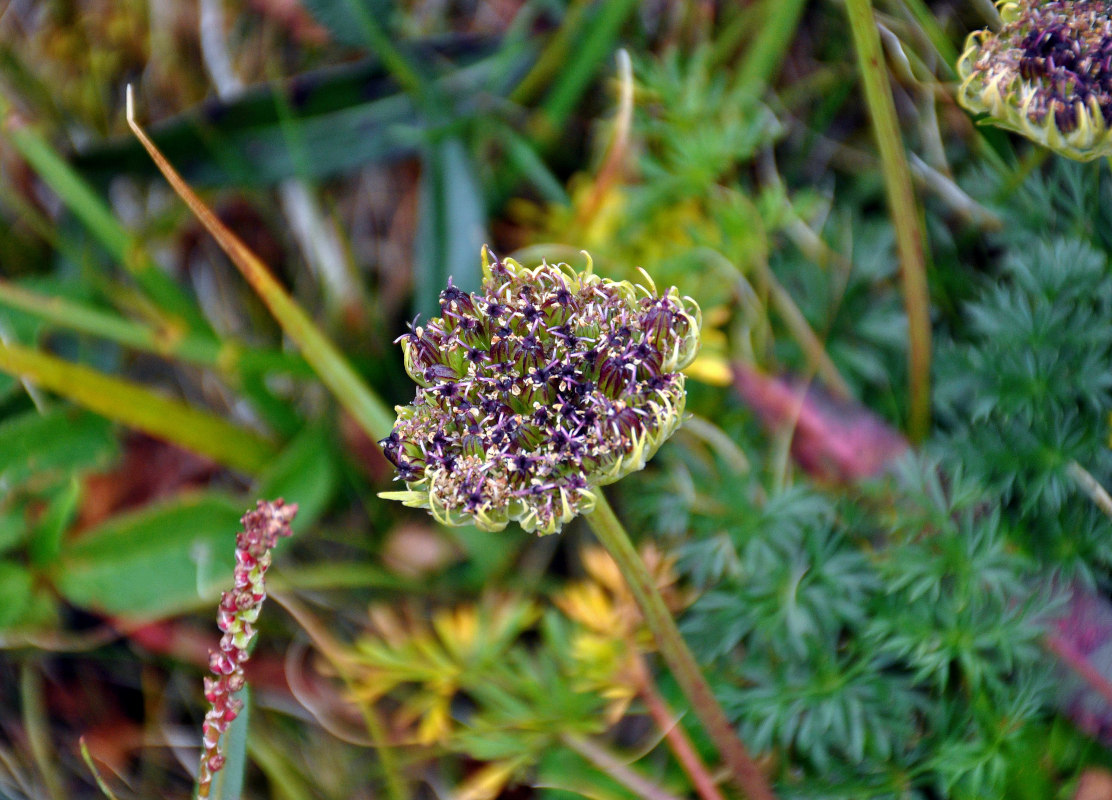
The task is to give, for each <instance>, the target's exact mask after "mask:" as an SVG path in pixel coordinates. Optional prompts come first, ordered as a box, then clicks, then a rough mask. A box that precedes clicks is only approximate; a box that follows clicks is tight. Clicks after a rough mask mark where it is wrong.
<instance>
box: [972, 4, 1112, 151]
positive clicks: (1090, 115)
mask: <svg viewBox="0 0 1112 800" xmlns="http://www.w3.org/2000/svg"><path fill="white" fill-rule="evenodd" d="M1000 6H1001V7H1000V11H1001V15H1002V17H1003V19H1004V25H1003V27H1001V29H1000V30H999V31H997V32H996V33H994V34H993V33H988V32H985V31H982V32H978V33H975V34H973V35H971V36H970V38H969V42H968V43H967V47H966V51H965V53H964V54H963V55H962V58H961V60H960V61H959V62H958V72H959V73H960V74H961V77H962V85H961V89H960V90H959V93H958V99H959V100H961V102H962V104H963V105H965V106H966V107H968V108H970V109H971V110H973V111H987V112H988V113H989V114H991V115H992V116H993V117H995V118H997V119H996V120H995V121H996V122H998V123H999V124H1002V125H1003V126H1004V127H1008V128H1011V129H1013V130H1017V131H1019V132H1020V133H1024V134H1026V135H1028V136H1031V137H1032V138H1034V139H1035V140H1036V141H1039V142H1041V143H1043V144H1046V145H1047V146H1049V147H1052V148H1054V149H1056V150H1059V151H1060V152H1062V153H1064V154H1065V155H1069V156H1071V157H1073V158H1080V159H1085V160H1088V159H1090V158H1095V157H1097V156H1100V155H1105V154H1108V153H1109V152H1110V151H1112V142H1110V141H1109V139H1110V137H1109V129H1110V127H1112V21H1110V20H1109V12H1110V11H1112V3H1109V2H1108V0H1051V2H1041V0H1018V1H1017V2H1013V1H1011V0H1009V1H1008V2H1002V3H1001V4H1000Z"/></svg>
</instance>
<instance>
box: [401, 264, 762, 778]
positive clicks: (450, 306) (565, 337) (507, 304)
mask: <svg viewBox="0 0 1112 800" xmlns="http://www.w3.org/2000/svg"><path fill="white" fill-rule="evenodd" d="M483 275H484V279H483V287H482V291H481V292H480V293H475V294H470V293H466V292H462V291H460V290H459V289H457V288H455V287H453V286H451V285H449V286H448V287H447V288H446V289H445V290H444V291H443V292H442V293H441V295H440V306H441V317H439V318H437V319H434V320H431V321H430V322H429V323H428V324H427V325H425V326H416V327H414V328H413V330H412V331H411V332H410V333H408V334H406V335H404V336H403V337H402V342H403V346H404V348H405V364H406V370H407V372H408V373H409V375H410V377H412V378H413V379H414V380H415V381H416V382H417V383H418V384H419V386H420V388H419V389H418V391H417V396H416V397H415V399H414V401H413V403H412V404H411V405H408V406H399V407H398V422H397V423H396V424H395V426H394V429H393V431H392V432H391V433H390V435H389V436H388V437H386V438H385V439H383V440H382V442H381V443H380V444H381V445H382V446H383V450H384V452H385V453H386V455H387V457H388V458H389V459H390V460H391V461H392V462H393V463H394V464H395V466H396V467H397V468H398V474H399V477H400V478H401V479H402V480H403V481H405V483H406V484H407V487H408V488H407V490H406V491H404V492H392V493H386V494H385V495H384V496H385V497H388V498H394V499H398V500H402V501H403V502H405V503H406V504H407V505H412V506H416V507H420V508H427V509H429V510H430V512H431V513H432V514H433V516H434V517H435V518H436V519H437V520H438V521H440V522H442V523H446V524H454V525H459V524H463V523H465V522H473V523H474V524H476V525H477V526H478V527H480V528H482V529H485V530H490V531H498V530H501V529H502V528H504V527H506V524H507V522H508V521H510V520H517V521H519V522H520V523H521V525H522V527H524V528H525V529H526V530H536V531H537V532H539V533H542V534H550V533H554V532H556V531H558V530H560V527H561V526H562V525H563V524H564V523H566V522H568V521H570V520H571V519H572V518H573V517H574V516H576V515H577V514H580V513H583V514H585V515H586V517H587V520H588V522H589V523H590V524H591V526H592V528H593V529H594V530H595V533H596V534H597V535H598V537H599V539H600V540H601V541H602V542H603V544H604V545H605V546H606V547H607V549H608V550H609V551H610V553H611V555H612V556H613V557H614V558H615V560H616V561H617V563H618V564H619V566H620V567H621V570H622V572H623V574H624V575H625V577H626V580H627V581H628V582H629V585H630V587H631V589H632V591H633V594H634V596H635V597H636V598H637V600H638V602H639V603H640V604H641V609H642V612H643V613H644V614H645V619H646V621H647V623H648V626H649V628H650V629H651V630H652V631H653V633H654V634H655V635H656V637H657V642H658V644H659V646H660V650H661V654H662V655H663V657H664V659H665V661H666V662H667V663H668V666H669V667H670V668H671V669H672V671H673V674H674V675H675V677H676V680H677V681H678V682H679V684H680V686H681V688H682V689H683V691H684V694H685V695H686V696H687V699H688V700H689V701H690V702H691V705H692V708H693V709H694V711H695V713H696V714H697V715H698V717H699V718H700V720H701V721H702V722H703V724H704V725H705V726H706V728H707V733H708V734H709V735H710V736H711V737H712V739H713V740H714V742H715V744H716V746H717V747H718V749H719V751H720V753H721V755H722V757H723V758H724V759H725V761H726V762H727V763H728V765H729V767H730V770H731V773H732V775H733V777H734V780H735V781H736V782H737V784H738V785H739V787H740V788H742V789H743V791H745V792H746V793H747V794H748V795H750V796H751V797H753V798H771V797H772V792H771V789H770V787H769V785H768V783H767V780H766V779H765V777H764V776H763V774H762V773H761V771H760V770H759V769H758V767H757V766H756V764H755V763H754V762H753V760H752V759H751V757H750V756H749V754H748V752H747V751H746V749H745V746H744V745H743V744H742V743H741V741H740V740H739V739H738V738H737V735H736V733H735V731H734V730H733V729H732V727H731V726H730V724H729V722H728V721H727V719H726V717H725V715H724V714H723V712H722V709H721V707H720V706H719V705H718V702H717V700H716V699H715V697H714V695H713V694H712V692H711V691H710V688H709V686H708V685H707V683H706V680H705V679H704V677H703V675H702V673H701V671H700V669H699V667H698V665H697V664H696V662H695V660H694V658H693V657H692V656H691V653H690V652H689V651H688V649H687V646H686V645H685V644H684V641H683V638H682V637H681V636H680V634H679V632H678V630H677V629H676V626H675V623H674V621H673V619H672V616H671V614H670V613H669V611H668V609H667V607H666V606H665V604H664V602H663V600H662V599H661V597H660V594H659V592H658V591H657V589H656V586H655V584H654V583H653V581H652V579H651V577H650V575H649V573H648V572H647V570H646V569H645V566H644V564H643V562H642V561H641V560H640V559H639V558H638V557H637V553H636V551H635V550H634V548H633V545H632V543H631V542H630V540H629V537H628V535H627V534H626V532H625V530H624V529H623V528H622V526H621V523H619V522H618V519H617V517H616V516H615V515H614V513H613V511H611V510H610V507H609V505H608V504H607V503H606V499H605V497H604V496H603V495H602V494H601V492H600V490H599V488H598V487H600V486H602V485H605V484H609V483H613V482H614V481H617V480H618V479H620V478H621V477H623V476H624V475H626V474H628V473H630V472H632V471H635V470H640V469H642V468H644V466H645V463H646V461H647V459H649V458H650V457H651V456H652V455H653V454H654V453H655V452H656V451H657V449H658V448H659V447H660V445H661V444H663V442H664V441H665V440H666V439H667V438H668V437H669V436H670V435H671V434H672V433H673V432H674V431H675V430H676V428H677V427H678V426H679V424H680V422H681V421H682V414H683V409H684V404H685V402H686V394H685V390H684V376H683V374H682V373H681V372H680V371H679V370H680V369H682V368H683V367H684V366H686V365H687V364H689V363H691V361H692V359H694V357H695V354H696V352H697V351H698V348H699V321H700V312H699V307H698V306H697V305H696V304H695V303H694V301H691V300H689V299H685V298H681V297H680V296H679V294H678V292H677V291H676V289H675V288H672V289H669V290H668V291H666V292H665V293H664V294H663V295H658V294H657V293H656V291H655V286H652V285H651V281H650V287H645V286H634V285H632V284H630V283H628V282H622V283H619V282H615V281H611V280H607V279H605V278H601V277H599V276H597V275H595V274H594V273H593V271H592V269H591V264H590V261H589V260H588V266H587V269H586V271H584V272H582V273H578V272H576V271H575V270H573V269H572V268H570V267H569V266H567V265H566V264H557V265H549V264H542V265H540V266H538V267H535V268H533V269H527V268H525V267H523V266H521V265H520V264H518V263H517V262H515V261H513V260H512V259H504V260H503V259H498V258H493V257H492V256H490V254H489V252H487V251H484V253H483Z"/></svg>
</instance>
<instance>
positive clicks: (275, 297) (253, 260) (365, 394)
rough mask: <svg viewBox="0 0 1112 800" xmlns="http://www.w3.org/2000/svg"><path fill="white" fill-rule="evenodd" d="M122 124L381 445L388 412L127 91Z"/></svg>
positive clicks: (388, 424)
mask: <svg viewBox="0 0 1112 800" xmlns="http://www.w3.org/2000/svg"><path fill="white" fill-rule="evenodd" d="M127 100H128V106H127V112H128V113H127V121H128V125H130V126H131V130H132V132H133V133H134V134H135V136H136V137H137V138H138V139H139V142H140V143H141V144H142V145H143V147H144V148H145V149H146V151H147V153H149V154H150V157H151V159H152V160H153V161H154V163H155V164H156V165H157V166H158V168H159V170H160V171H161V172H162V174H163V175H164V176H165V177H166V180H167V181H168V182H169V183H170V185H171V186H172V187H173V188H174V191H176V192H177V193H178V196H179V197H180V198H181V199H182V200H183V201H185V204H186V205H187V206H189V209H190V210H191V211H192V212H193V213H194V214H195V215H196V216H197V219H198V220H200V222H201V224H202V225H204V226H205V228H206V229H207V230H208V232H209V233H210V234H212V237H213V238H214V239H216V242H217V244H219V245H220V247H221V249H222V250H223V251H224V252H225V253H227V254H228V257H229V258H230V259H231V260H232V263H234V264H235V265H236V267H238V268H239V271H240V273H241V274H242V275H243V277H244V278H245V279H246V280H247V282H248V283H249V284H251V288H252V289H254V290H255V293H256V294H258V295H259V297H260V298H261V299H262V301H263V302H264V303H265V304H266V306H267V308H269V309H270V313H271V314H273V315H274V318H275V319H276V320H278V324H279V325H281V326H282V330H284V331H285V332H286V334H287V335H288V336H289V337H290V338H291V339H293V341H294V342H296V343H297V345H298V347H300V348H301V354H302V355H303V356H304V357H305V360H306V361H308V362H309V365H310V366H312V368H313V370H314V371H315V372H316V373H317V375H318V377H320V379H321V381H322V382H323V383H324V385H325V386H327V387H328V388H329V389H330V390H331V392H332V394H333V395H335V396H336V399H337V400H338V401H339V402H340V405H342V406H343V407H344V408H345V409H346V410H347V412H348V413H349V414H351V416H352V417H353V418H354V419H355V421H356V422H357V423H359V426H360V427H362V428H363V430H365V431H366V432H367V433H368V434H370V435H371V436H372V437H373V438H375V439H384V438H386V437H387V436H389V435H390V430H391V429H392V428H393V427H394V415H393V414H392V413H391V412H390V409H388V408H387V407H386V405H385V404H384V403H383V402H382V401H381V400H380V399H379V398H378V397H377V396H376V395H375V394H374V393H372V392H371V390H370V388H369V387H368V386H367V385H366V384H365V383H363V381H362V379H361V378H360V377H359V376H358V375H357V374H356V372H355V370H354V369H352V368H351V365H350V364H348V362H347V359H345V358H344V356H343V354H342V353H340V351H339V350H338V349H337V348H336V345H334V344H333V343H332V342H331V341H330V340H329V339H328V337H327V336H325V335H324V333H323V332H322V331H321V330H320V328H318V327H317V326H316V324H315V323H314V322H313V320H312V319H310V318H309V315H308V314H306V313H305V311H304V310H302V308H301V306H299V305H298V304H297V302H296V301H295V300H294V299H293V298H292V297H290V295H289V293H288V292H286V290H285V289H283V288H282V285H281V284H280V283H278V281H277V280H275V278H274V276H273V275H271V274H270V270H269V269H267V267H266V265H265V264H264V263H263V262H262V261H261V260H260V259H259V257H258V256H257V255H255V254H254V253H253V252H252V251H251V249H250V248H249V247H247V245H245V244H244V243H243V242H242V241H241V240H240V239H239V237H237V236H236V235H235V234H234V233H232V232H231V231H230V230H228V228H227V227H225V226H224V223H222V222H221V221H220V220H219V219H218V218H217V216H216V215H215V214H213V213H212V211H211V210H210V209H209V207H208V206H206V205H205V204H204V203H203V202H202V201H201V198H199V197H198V196H197V195H196V194H195V193H194V191H193V190H192V189H191V188H189V184H187V183H186V182H185V181H184V180H183V179H182V177H181V175H179V174H178V172H177V170H175V169H174V168H173V167H172V166H171V165H170V162H169V161H167V160H166V158H165V156H163V155H162V153H161V152H160V151H159V149H158V148H157V147H155V145H154V142H152V141H151V140H150V138H149V137H148V136H147V134H146V132H144V130H143V129H142V128H141V127H139V124H138V123H137V122H136V121H135V115H134V114H133V113H132V111H133V109H132V104H131V92H130V90H129V91H128V96H127Z"/></svg>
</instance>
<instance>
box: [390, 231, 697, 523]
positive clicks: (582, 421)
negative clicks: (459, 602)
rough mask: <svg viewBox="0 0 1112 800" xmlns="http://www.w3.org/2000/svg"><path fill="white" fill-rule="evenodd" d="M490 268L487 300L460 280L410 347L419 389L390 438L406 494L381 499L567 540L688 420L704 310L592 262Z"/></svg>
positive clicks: (445, 519) (407, 342)
mask: <svg viewBox="0 0 1112 800" xmlns="http://www.w3.org/2000/svg"><path fill="white" fill-rule="evenodd" d="M483 275H484V280H483V285H482V290H481V291H480V292H479V293H477V294H469V293H467V292H464V291H461V290H460V289H459V288H457V287H455V286H453V285H452V284H451V281H450V280H449V283H448V287H447V288H446V289H445V290H444V291H443V292H441V294H440V310H441V316H440V317H439V318H436V319H433V320H430V321H429V322H428V324H427V325H424V326H419V325H413V326H411V330H410V331H409V333H406V334H404V335H403V336H401V337H400V339H399V341H400V342H401V343H402V347H403V349H404V351H405V366H406V371H407V372H408V373H409V374H410V376H411V377H412V378H413V380H414V381H416V382H417V384H418V387H419V388H418V389H417V395H416V397H414V399H413V402H412V403H411V404H410V405H407V406H398V407H397V412H398V421H397V423H396V424H395V425H394V429H393V431H392V432H391V433H390V435H389V436H388V437H386V438H385V439H383V440H382V442H381V445H382V447H383V450H384V452H385V453H386V457H387V458H389V459H390V461H391V462H392V463H393V464H394V465H395V466H396V467H397V470H398V478H399V479H401V480H403V481H405V484H406V487H407V488H406V490H405V491H398V492H385V493H383V494H382V495H381V496H382V497H385V498H388V499H395V500H401V501H402V502H404V503H405V504H406V505H408V506H412V507H416V508H427V509H428V510H429V511H430V512H431V513H432V515H433V516H434V517H435V518H436V519H437V521H439V522H441V523H442V524H446V525H463V524H468V523H473V524H475V525H477V526H478V527H480V528H482V529H484V530H491V531H494V530H501V529H502V528H504V527H506V525H507V523H509V522H510V521H512V520H516V521H518V522H520V523H521V526H522V527H523V528H525V530H527V531H536V532H537V533H538V534H548V533H555V532H557V531H559V530H560V528H561V526H562V525H563V524H564V523H566V522H568V521H569V520H571V519H572V518H573V517H574V516H575V515H576V514H578V513H581V512H587V511H590V510H591V509H593V508H594V504H595V495H594V494H593V492H592V487H594V486H600V485H603V484H607V483H612V482H614V481H616V480H618V479H619V478H621V477H623V476H624V475H627V474H629V473H630V472H634V471H635V470H639V469H641V468H642V467H644V466H645V462H646V461H647V460H648V459H649V458H651V457H652V456H653V454H654V453H655V452H656V451H657V449H658V448H659V447H660V445H661V444H663V443H664V441H665V440H666V439H667V438H668V437H669V436H671V435H672V433H673V432H674V431H675V430H676V428H677V427H679V425H680V422H681V420H682V417H683V408H684V402H685V398H686V394H685V392H684V376H683V374H682V373H681V372H680V371H679V370H680V369H682V368H683V367H685V366H686V365H687V364H689V363H690V362H691V361H692V359H694V358H695V354H696V352H697V351H698V349H699V323H700V313H699V307H698V306H697V305H696V304H695V301H693V300H691V299H690V298H686V297H680V296H679V295H678V294H677V292H676V290H675V288H672V289H669V290H668V291H667V292H665V293H664V294H663V295H658V294H657V293H656V287H655V286H653V285H652V281H651V280H649V281H648V283H649V287H648V288H646V287H644V286H639V285H638V286H634V285H633V284H630V283H628V282H622V283H617V282H615V281H611V280H607V279H605V278H600V277H599V276H597V275H595V274H594V273H593V272H592V271H591V266H590V259H589V257H588V266H587V269H586V271H585V272H583V273H577V272H576V271H575V270H573V269H572V268H571V267H569V266H568V265H567V264H542V265H541V266H539V267H536V268H534V269H527V268H525V267H523V266H522V265H520V264H518V263H517V262H515V261H513V260H512V259H509V258H507V259H498V258H496V257H493V256H492V255H491V254H490V252H489V251H488V250H486V249H485V248H484V250H483Z"/></svg>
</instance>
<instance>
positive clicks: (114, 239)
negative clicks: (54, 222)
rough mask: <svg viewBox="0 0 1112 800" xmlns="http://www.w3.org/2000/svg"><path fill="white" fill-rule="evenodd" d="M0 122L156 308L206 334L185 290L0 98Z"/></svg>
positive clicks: (35, 167) (44, 141) (199, 315)
mask: <svg viewBox="0 0 1112 800" xmlns="http://www.w3.org/2000/svg"><path fill="white" fill-rule="evenodd" d="M0 121H2V129H3V131H4V133H5V134H6V137H7V139H8V141H10V142H11V143H12V145H13V146H14V147H15V149H16V150H17V151H18V152H19V154H20V155H21V156H22V157H23V158H24V159H25V160H26V161H27V163H28V164H30V165H31V168H32V169H34V170H35V172H36V173H37V174H38V175H39V177H40V178H42V179H43V180H44V181H45V182H46V184H47V185H48V186H49V187H50V188H51V189H52V190H53V191H54V193H55V194H57V195H58V197H59V198H60V199H61V200H62V202H63V203H65V205H66V207H67V208H69V209H70V211H72V212H73V213H74V214H75V215H76V216H77V218H78V219H80V220H81V222H82V223H83V224H84V225H85V227H86V228H88V229H89V232H90V233H92V234H93V236H95V237H96V238H97V240H98V241H99V242H100V243H101V244H102V245H103V246H104V248H105V249H106V250H107V251H108V252H109V253H110V254H111V255H112V256H113V257H114V258H115V259H116V260H117V261H118V262H119V263H120V264H121V265H122V266H123V267H124V269H126V270H127V271H128V272H129V273H131V275H132V276H133V277H134V278H135V281H136V283H138V284H139V286H140V287H142V289H143V291H144V292H146V293H147V294H148V295H149V296H150V297H151V298H152V299H153V300H154V301H155V302H156V303H157V304H158V306H159V307H160V308H161V309H163V310H164V311H165V312H167V313H169V314H170V315H172V316H175V317H177V318H179V319H180V320H181V321H182V322H184V323H185V324H187V325H188V327H189V328H191V329H193V330H210V328H209V325H208V323H207V322H206V321H205V319H204V317H203V316H202V315H201V312H200V311H199V310H198V308H197V306H196V304H195V303H194V302H193V301H192V300H191V299H190V297H189V296H188V295H187V294H186V293H185V291H184V290H183V289H182V288H181V287H180V286H178V285H177V284H176V283H174V281H173V280H171V279H170V278H169V277H168V276H167V275H166V273H164V272H163V271H162V270H161V269H160V268H159V266H158V265H157V264H156V263H155V262H154V260H153V259H152V258H151V257H150V256H149V255H148V254H147V253H146V251H144V250H143V248H142V246H141V245H140V244H139V242H138V241H137V240H136V239H135V237H133V236H132V235H131V234H130V233H129V232H128V231H127V230H126V229H125V228H124V226H123V225H122V224H120V221H119V220H117V219H116V217H115V215H114V214H113V213H112V210H111V209H110V208H109V207H108V205H107V204H106V203H105V202H104V200H102V199H101V198H100V197H99V196H98V195H97V194H96V192H94V191H93V189H92V188H91V187H90V186H89V184H87V183H86V182H85V181H84V179H82V177H81V176H80V175H78V174H77V172H76V171H75V170H74V169H73V168H72V167H71V166H70V165H69V164H68V163H66V161H65V159H63V158H62V157H61V156H59V155H58V153H57V152H55V150H54V148H53V147H51V145H50V143H49V142H47V141H46V139H44V138H43V137H42V136H41V135H40V134H39V133H38V131H36V130H34V129H33V128H31V127H30V126H28V125H27V124H25V123H24V122H23V121H22V120H20V119H19V118H18V116H17V115H16V114H15V113H14V112H13V111H12V110H11V108H10V106H9V104H8V101H7V99H6V98H5V97H4V96H3V95H0Z"/></svg>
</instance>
